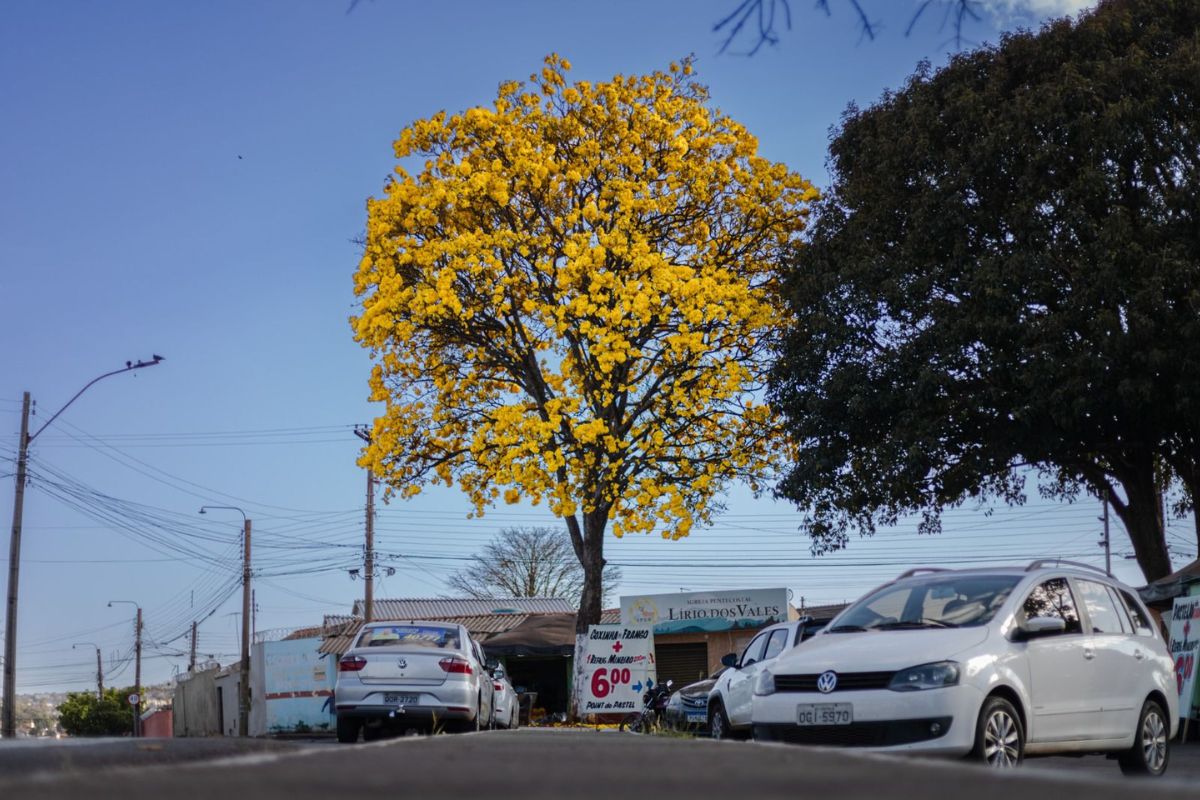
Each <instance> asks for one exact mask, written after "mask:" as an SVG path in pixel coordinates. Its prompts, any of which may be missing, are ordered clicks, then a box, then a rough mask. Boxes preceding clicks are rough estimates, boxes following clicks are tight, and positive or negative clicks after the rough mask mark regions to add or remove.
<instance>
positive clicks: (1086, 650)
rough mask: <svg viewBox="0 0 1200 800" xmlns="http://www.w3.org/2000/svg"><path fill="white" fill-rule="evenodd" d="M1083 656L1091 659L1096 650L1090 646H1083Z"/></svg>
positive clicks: (1094, 655)
mask: <svg viewBox="0 0 1200 800" xmlns="http://www.w3.org/2000/svg"><path fill="white" fill-rule="evenodd" d="M1083 657H1084V658H1086V659H1087V660H1088V661H1091V660H1092V659H1093V658H1095V657H1096V651H1095V650H1093V649H1092V648H1090V647H1085V648H1083Z"/></svg>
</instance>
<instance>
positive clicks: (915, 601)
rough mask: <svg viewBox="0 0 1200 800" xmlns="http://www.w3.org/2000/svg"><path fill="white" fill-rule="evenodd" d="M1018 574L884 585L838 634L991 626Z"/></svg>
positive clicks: (848, 616)
mask: <svg viewBox="0 0 1200 800" xmlns="http://www.w3.org/2000/svg"><path fill="white" fill-rule="evenodd" d="M1019 581H1020V578H1019V577H1017V576H1015V575H962V574H959V575H950V576H945V575H933V576H928V577H922V578H920V579H917V580H912V581H902V582H900V583H897V584H893V585H891V586H885V587H884V588H882V589H880V590H879V591H878V592H876V593H875V594H873V595H871V596H870V597H867V598H866V599H865V600H863V601H862V602H861V603H857V604H856V605H855V606H854V607H853V608H851V609H850V610H849V611H847V612H846V613H845V614H844V615H843V616H840V617H838V618H837V624H836V625H834V626H833V627H832V628H831V629H830V630H831V631H833V632H838V631H839V630H840V631H847V630H857V629H860V628H861V629H864V630H872V629H892V630H904V629H917V628H958V627H968V626H974V625H986V624H987V623H988V622H989V621H991V619H992V617H994V616H995V615H996V612H997V611H999V610H1000V607H1001V606H1002V605H1004V602H1005V601H1006V600H1007V599H1008V596H1009V594H1010V593H1011V592H1012V590H1013V587H1014V586H1016V585H1017V583H1018V582H1019Z"/></svg>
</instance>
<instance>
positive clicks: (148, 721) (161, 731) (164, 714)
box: [142, 708, 174, 739]
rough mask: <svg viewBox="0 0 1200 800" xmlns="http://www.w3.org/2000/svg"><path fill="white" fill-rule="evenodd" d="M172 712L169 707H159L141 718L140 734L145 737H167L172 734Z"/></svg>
mask: <svg viewBox="0 0 1200 800" xmlns="http://www.w3.org/2000/svg"><path fill="white" fill-rule="evenodd" d="M173 717H174V714H173V713H172V710H171V709H169V708H160V709H159V710H158V711H155V712H154V713H153V714H151V715H149V716H148V717H146V718H144V719H143V720H142V736H144V737H146V738H147V739H168V738H170V737H171V736H172V735H173V734H174V730H173V727H174V723H173Z"/></svg>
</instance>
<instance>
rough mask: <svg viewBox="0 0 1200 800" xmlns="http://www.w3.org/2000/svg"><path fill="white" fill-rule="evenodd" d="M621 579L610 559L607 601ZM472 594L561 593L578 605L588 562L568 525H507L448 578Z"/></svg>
mask: <svg viewBox="0 0 1200 800" xmlns="http://www.w3.org/2000/svg"><path fill="white" fill-rule="evenodd" d="M620 580H621V570H620V568H619V567H614V566H612V565H611V564H610V565H608V566H606V567H605V568H604V574H603V576H602V581H603V590H602V593H601V594H602V601H603V602H605V603H607V602H608V597H607V595H608V592H609V591H610V590H611V589H612V588H613V587H614V586H615V585H616V584H617V583H618V582H619V581H620ZM446 582H447V583H448V584H449V585H450V588H452V589H454V590H455V591H458V592H461V593H463V594H464V595H466V596H467V597H561V598H564V599H567V600H570V601H572V602H573V603H575V605H576V606H578V605H579V600H580V598H581V597H582V596H583V567H582V566H581V565H580V563H579V559H578V558H576V557H575V552H574V550H573V549H572V547H571V537H570V536H569V535H568V534H567V530H566V528H547V527H526V528H506V529H505V530H503V531H501V532H500V533H499V534H498V535H497V536H496V538H494V539H493V540H492V541H491V542H489V543H488V544H487V545H485V546H484V548H483V550H482V551H480V552H479V553H477V554H476V555H475V556H473V557H472V558H471V562H470V564H468V565H467V567H466V568H465V569H461V570H459V571H458V572H456V573H454V574H453V575H451V576H450V577H449V579H448V580H447V581H446Z"/></svg>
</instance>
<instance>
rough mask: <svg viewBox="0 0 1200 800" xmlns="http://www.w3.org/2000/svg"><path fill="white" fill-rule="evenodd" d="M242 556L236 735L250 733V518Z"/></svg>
mask: <svg viewBox="0 0 1200 800" xmlns="http://www.w3.org/2000/svg"><path fill="white" fill-rule="evenodd" d="M242 539H243V543H244V545H245V546H244V554H243V556H242V683H241V687H240V689H241V691H239V692H238V705H239V706H241V707H240V708H239V709H238V736H241V737H242V738H246V737H247V736H249V735H250V625H249V624H248V623H249V622H250V520H249V519H247V520H246V521H245V528H244V533H243V534H242Z"/></svg>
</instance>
